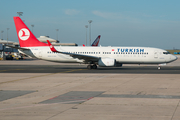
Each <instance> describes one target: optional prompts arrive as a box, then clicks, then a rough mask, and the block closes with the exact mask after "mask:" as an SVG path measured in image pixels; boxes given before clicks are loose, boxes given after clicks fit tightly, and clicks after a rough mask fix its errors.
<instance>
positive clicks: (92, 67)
mask: <svg viewBox="0 0 180 120" xmlns="http://www.w3.org/2000/svg"><path fill="white" fill-rule="evenodd" d="M87 69H89V70H90V69H97V65H96V64H93V65H90V64H89V65H88V66H87Z"/></svg>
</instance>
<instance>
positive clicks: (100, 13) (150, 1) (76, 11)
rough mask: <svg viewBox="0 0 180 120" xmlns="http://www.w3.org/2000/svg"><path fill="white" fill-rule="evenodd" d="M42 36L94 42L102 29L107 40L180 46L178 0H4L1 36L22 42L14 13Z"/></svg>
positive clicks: (1, 1) (102, 42)
mask: <svg viewBox="0 0 180 120" xmlns="http://www.w3.org/2000/svg"><path fill="white" fill-rule="evenodd" d="M17 12H23V15H22V16H21V19H22V20H24V21H25V24H26V25H27V26H28V27H29V28H30V30H32V27H31V25H34V27H33V33H34V35H35V36H36V37H37V38H38V37H40V36H50V38H53V39H57V31H56V29H59V31H58V40H59V41H60V42H61V43H77V44H78V45H79V46H81V45H82V44H85V43H86V30H87V33H88V34H87V40H88V44H89V28H88V29H86V28H85V25H88V26H89V23H88V20H92V21H93V22H92V23H91V42H93V41H94V40H95V39H96V37H97V36H98V35H101V39H100V43H99V44H100V45H102V46H139V47H156V48H162V49H174V48H175V49H180V1H179V0H171V1H170V0H88V1H87V0H0V32H1V31H4V32H3V34H2V33H1V34H0V38H2V37H3V39H7V28H9V30H8V40H10V41H14V42H18V38H17V33H16V29H15V26H14V21H13V16H17Z"/></svg>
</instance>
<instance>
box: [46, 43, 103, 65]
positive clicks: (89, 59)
mask: <svg viewBox="0 0 180 120" xmlns="http://www.w3.org/2000/svg"><path fill="white" fill-rule="evenodd" d="M47 42H48V45H49V47H50V49H51V51H52V52H56V53H61V54H66V55H69V56H71V57H73V58H78V59H83V60H84V61H85V62H89V61H93V62H97V61H98V60H99V59H100V58H99V57H96V56H89V55H82V54H75V53H68V52H61V51H57V50H56V49H55V48H54V46H53V45H52V44H51V43H50V42H49V40H47Z"/></svg>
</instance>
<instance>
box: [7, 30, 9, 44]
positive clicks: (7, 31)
mask: <svg viewBox="0 0 180 120" xmlns="http://www.w3.org/2000/svg"><path fill="white" fill-rule="evenodd" d="M8 30H9V28H7V45H8Z"/></svg>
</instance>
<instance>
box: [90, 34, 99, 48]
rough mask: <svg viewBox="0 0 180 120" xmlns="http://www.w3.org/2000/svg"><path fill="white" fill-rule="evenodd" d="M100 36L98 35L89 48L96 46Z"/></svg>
mask: <svg viewBox="0 0 180 120" xmlns="http://www.w3.org/2000/svg"><path fill="white" fill-rule="evenodd" d="M100 37H101V35H99V36H98V37H97V38H96V40H95V41H94V42H93V43H92V45H91V46H98V44H99V40H100Z"/></svg>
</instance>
